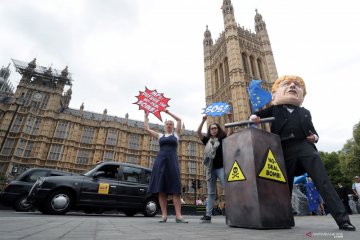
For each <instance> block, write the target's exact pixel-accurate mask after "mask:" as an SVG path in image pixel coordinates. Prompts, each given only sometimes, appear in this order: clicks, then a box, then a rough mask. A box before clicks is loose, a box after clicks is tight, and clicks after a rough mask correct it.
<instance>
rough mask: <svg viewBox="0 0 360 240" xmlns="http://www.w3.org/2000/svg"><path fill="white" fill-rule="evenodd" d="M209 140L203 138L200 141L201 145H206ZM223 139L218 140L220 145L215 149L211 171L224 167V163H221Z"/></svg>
mask: <svg viewBox="0 0 360 240" xmlns="http://www.w3.org/2000/svg"><path fill="white" fill-rule="evenodd" d="M209 139H210V138H208V137H203V139H202V140H201V141H202V143H203V144H204V145H206V143H207V142H208V141H209ZM223 139H224V138H220V139H219V141H220V145H219V147H218V148H217V149H216V154H215V158H214V159H213V169H218V168H223V167H224V162H223V155H222V140H223Z"/></svg>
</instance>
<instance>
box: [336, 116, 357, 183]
mask: <svg viewBox="0 0 360 240" xmlns="http://www.w3.org/2000/svg"><path fill="white" fill-rule="evenodd" d="M339 159H340V165H341V169H342V172H343V173H344V175H345V176H346V178H347V179H348V181H350V182H351V181H352V180H353V177H354V176H355V175H360V122H359V123H357V124H355V126H354V128H353V137H352V138H351V139H349V140H347V142H346V143H345V145H344V146H343V148H342V150H341V151H340V153H339Z"/></svg>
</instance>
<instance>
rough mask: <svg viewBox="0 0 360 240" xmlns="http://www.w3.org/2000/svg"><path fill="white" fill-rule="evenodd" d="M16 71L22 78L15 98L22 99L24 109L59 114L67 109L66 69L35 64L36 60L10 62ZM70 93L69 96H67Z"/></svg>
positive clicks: (68, 74)
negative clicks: (28, 108)
mask: <svg viewBox="0 0 360 240" xmlns="http://www.w3.org/2000/svg"><path fill="white" fill-rule="evenodd" d="M12 61H13V63H14V66H15V68H16V71H17V72H19V73H20V74H21V75H22V77H21V79H20V83H19V85H18V87H17V89H16V92H15V98H19V97H22V98H23V99H24V107H30V108H32V109H33V110H39V111H45V110H46V111H53V112H59V111H62V110H63V109H65V108H67V107H68V104H69V100H70V98H71V90H70V89H69V90H70V91H65V87H67V86H68V87H71V81H72V80H71V75H70V73H69V72H68V68H67V67H65V69H64V70H62V71H59V70H56V69H52V67H51V66H50V67H48V68H46V67H43V66H40V65H37V64H36V58H35V59H34V60H32V61H31V62H29V63H26V62H23V61H18V60H14V59H13V60H12ZM69 93H70V94H69Z"/></svg>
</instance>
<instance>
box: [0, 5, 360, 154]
mask: <svg viewBox="0 0 360 240" xmlns="http://www.w3.org/2000/svg"><path fill="white" fill-rule="evenodd" d="M232 3H233V5H234V9H235V18H236V21H237V22H238V23H239V24H240V25H241V26H244V27H245V28H248V29H251V30H252V31H254V16H255V11H254V10H255V9H256V8H257V9H258V11H259V13H260V14H262V16H263V19H264V20H265V22H266V24H267V29H268V33H269V36H270V40H271V43H272V48H273V52H274V57H275V62H276V65H277V70H278V73H279V75H282V74H297V75H300V76H302V77H303V78H304V79H305V81H306V83H307V87H308V95H307V97H306V99H305V102H304V106H305V107H307V108H308V109H309V110H311V113H312V115H313V120H314V124H315V127H316V128H317V130H318V133H319V135H320V141H319V144H318V148H319V150H323V151H337V150H340V149H341V148H342V146H343V144H344V143H345V142H346V140H347V139H349V138H351V134H352V127H353V126H354V125H355V124H356V123H357V122H359V121H360V111H359V110H358V108H356V103H357V102H358V100H357V97H356V95H357V94H358V91H359V87H360V81H358V80H357V76H358V74H357V73H358V71H357V70H358V69H359V67H360V64H359V59H360V45H359V44H358V43H359V42H360V39H359V38H360V37H359V36H357V35H356V34H355V32H356V31H357V29H360V26H359V25H360V10H359V9H358V8H356V7H355V3H356V1H355V0H348V1H342V2H340V1H332V0H330V1H325V0H319V1H310V0H304V1H294V0H277V1H265V0H253V1H250V0H233V1H232ZM221 5H222V0H196V1H194V0H182V1H176V0H106V1H105V0H104V1H100V0H91V1H88V0H71V1H70V0H62V1H60V0H53V1H46V0H36V1H35V0H28V1H21V0H13V1H2V7H1V8H0V21H1V22H2V24H1V25H0V32H1V38H0V49H1V55H0V65H7V64H8V62H10V59H11V58H14V59H19V60H24V61H30V60H32V59H33V58H34V57H36V58H37V62H38V63H39V64H41V65H44V66H50V65H51V64H53V67H55V68H57V69H63V68H64V67H65V66H66V65H68V66H69V70H70V71H71V72H72V74H73V79H74V82H73V97H72V100H71V103H70V106H71V107H73V108H78V107H79V106H80V105H81V103H82V102H84V103H85V109H87V110H90V111H95V112H99V113H101V112H102V111H103V109H105V108H107V110H108V114H110V115H116V116H120V117H124V116H125V114H126V113H129V115H130V118H132V119H138V120H142V119H143V112H142V111H138V107H137V106H136V105H134V104H132V103H133V102H135V101H136V98H135V96H136V95H137V94H138V91H143V90H144V89H145V86H147V87H148V88H150V89H157V90H158V91H159V92H164V93H165V96H167V97H169V98H171V100H170V102H169V105H170V109H171V110H172V111H173V112H174V113H177V114H178V115H179V116H181V117H182V119H183V121H184V122H185V125H186V128H187V129H192V130H196V128H197V126H198V124H199V123H200V121H201V116H202V115H201V112H202V108H203V107H205V106H204V105H205V93H204V67H203V46H202V40H203V34H204V31H205V26H206V25H208V26H209V30H210V31H211V33H212V36H213V39H214V40H215V39H216V38H217V36H218V35H219V33H221V32H222V31H223V29H224V27H223V19H222V13H221V10H220V7H221ZM14 72H15V70H14V69H13V74H12V76H11V79H12V81H13V83H14V85H16V84H17V82H18V81H19V75H18V74H15V73H14ZM150 120H151V121H153V122H158V120H157V119H156V118H152V119H150Z"/></svg>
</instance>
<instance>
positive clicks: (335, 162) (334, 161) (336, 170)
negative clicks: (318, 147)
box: [320, 152, 349, 186]
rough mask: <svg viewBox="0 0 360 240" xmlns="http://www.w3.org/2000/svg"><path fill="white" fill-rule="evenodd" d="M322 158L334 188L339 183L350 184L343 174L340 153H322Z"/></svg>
mask: <svg viewBox="0 0 360 240" xmlns="http://www.w3.org/2000/svg"><path fill="white" fill-rule="evenodd" d="M320 157H321V159H322V161H323V162H324V165H325V168H326V170H327V172H328V175H329V178H330V181H331V183H332V184H333V185H334V186H336V184H337V183H339V182H341V183H345V184H349V182H348V179H347V177H346V176H345V175H344V174H343V172H342V169H341V165H340V158H339V154H338V153H336V152H331V153H326V152H320Z"/></svg>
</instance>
